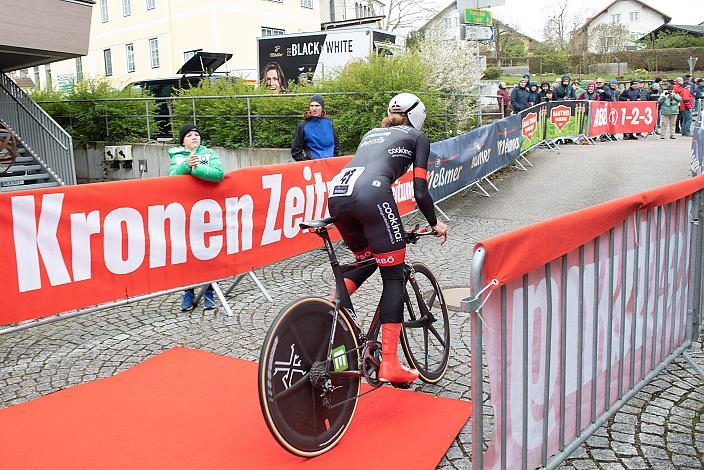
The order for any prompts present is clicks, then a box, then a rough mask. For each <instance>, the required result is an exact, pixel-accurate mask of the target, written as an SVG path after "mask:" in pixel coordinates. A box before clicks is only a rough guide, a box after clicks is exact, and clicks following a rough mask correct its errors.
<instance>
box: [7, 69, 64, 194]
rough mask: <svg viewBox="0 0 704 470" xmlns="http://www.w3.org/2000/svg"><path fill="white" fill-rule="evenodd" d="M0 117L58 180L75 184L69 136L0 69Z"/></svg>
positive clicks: (62, 182) (60, 182) (61, 182)
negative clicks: (0, 71)
mask: <svg viewBox="0 0 704 470" xmlns="http://www.w3.org/2000/svg"><path fill="white" fill-rule="evenodd" d="M0 119H2V120H3V121H5V122H6V123H7V125H8V126H9V127H11V128H12V130H14V131H15V133H17V135H19V137H20V138H21V139H22V142H23V144H24V145H25V147H26V148H27V149H28V150H29V151H30V153H31V154H32V155H33V156H34V158H35V159H36V160H37V161H38V162H39V164H40V165H42V166H43V167H44V168H45V169H46V170H47V172H48V173H49V174H50V175H51V176H52V178H54V179H55V180H56V181H57V182H58V183H59V184H76V169H75V166H74V165H75V164H74V161H73V143H72V140H71V136H70V135H69V134H68V133H67V132H66V131H65V130H64V129H63V128H62V127H61V126H59V125H58V124H57V123H56V121H54V119H52V118H51V116H49V115H48V114H47V113H46V112H45V111H44V110H43V109H42V108H41V107H40V106H39V105H37V104H36V103H35V102H34V101H32V100H31V99H30V98H29V97H28V96H27V95H26V94H25V93H24V91H22V89H21V88H20V87H18V86H17V85H16V84H15V82H13V81H12V80H11V79H10V77H8V76H7V75H5V74H4V73H0Z"/></svg>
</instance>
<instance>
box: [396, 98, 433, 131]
mask: <svg viewBox="0 0 704 470" xmlns="http://www.w3.org/2000/svg"><path fill="white" fill-rule="evenodd" d="M391 113H399V114H401V115H403V116H406V117H407V118H408V121H409V122H410V123H411V126H413V127H414V128H415V129H418V130H421V129H422V128H423V122H425V105H424V104H423V102H422V101H421V100H420V98H418V97H417V96H416V95H414V94H413V93H400V94H398V95H396V96H394V97H393V98H391V101H389V110H388V114H389V115H391Z"/></svg>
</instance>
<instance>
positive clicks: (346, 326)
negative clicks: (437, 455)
mask: <svg viewBox="0 0 704 470" xmlns="http://www.w3.org/2000/svg"><path fill="white" fill-rule="evenodd" d="M334 317H335V306H334V305H333V304H332V303H330V302H328V301H326V300H323V299H318V298H306V299H301V300H298V301H296V302H294V303H292V304H290V305H289V306H288V307H286V308H284V309H283V310H282V311H281V313H279V315H278V316H277V317H276V319H275V320H274V323H273V324H272V325H271V328H270V329H269V332H268V333H267V335H266V338H265V339H264V344H263V346H262V351H261V355H260V357H259V380H258V381H259V404H260V406H261V409H262V414H263V415H264V421H266V424H267V426H268V427H269V430H270V431H271V434H272V435H273V436H274V438H275V439H276V441H277V442H278V443H279V444H280V445H281V446H282V447H283V448H284V449H286V450H287V451H289V452H291V453H292V454H295V455H298V456H301V457H315V456H316V455H320V454H322V453H323V452H326V451H327V450H329V449H331V448H332V447H333V446H335V444H337V443H338V441H339V440H340V439H341V438H342V436H343V435H344V433H345V431H347V428H348V427H349V424H350V422H351V421H352V416H353V415H354V412H355V409H356V407H357V397H358V395H359V386H360V374H359V350H358V344H357V337H356V335H355V333H354V330H353V329H352V326H351V324H350V321H349V319H348V318H347V316H346V315H344V314H342V313H340V314H338V316H337V325H336V327H335V337H334V341H333V343H332V351H331V356H332V357H328V349H329V344H330V334H331V333H332V325H333V319H334Z"/></svg>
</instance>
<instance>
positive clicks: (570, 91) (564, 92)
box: [555, 74, 577, 101]
mask: <svg viewBox="0 0 704 470" xmlns="http://www.w3.org/2000/svg"><path fill="white" fill-rule="evenodd" d="M574 99H577V97H576V96H575V94H574V88H572V86H571V85H570V76H569V75H567V74H565V75H563V76H562V79H561V80H560V84H559V85H558V86H557V87H555V100H556V101H562V100H574Z"/></svg>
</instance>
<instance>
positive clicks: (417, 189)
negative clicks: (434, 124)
mask: <svg viewBox="0 0 704 470" xmlns="http://www.w3.org/2000/svg"><path fill="white" fill-rule="evenodd" d="M429 154H430V141H429V140H428V136H427V135H425V133H424V132H421V131H419V130H416V129H414V128H412V127H409V126H394V127H389V128H377V129H372V130H370V131H369V132H367V133H366V134H365V136H364V137H363V138H362V141H361V142H360V144H359V147H358V148H357V152H356V154H355V156H354V158H352V160H351V161H350V162H349V163H348V164H347V166H346V167H345V168H343V169H342V170H341V171H340V173H339V174H338V175H337V176H336V177H335V178H334V179H333V182H332V186H331V190H330V194H329V199H328V205H329V208H330V214H331V215H332V216H334V217H335V218H336V219H337V220H336V221H335V226H336V227H337V228H338V230H339V231H340V234H341V235H342V238H343V239H344V240H345V243H346V244H347V246H348V247H349V248H350V250H352V251H353V252H354V254H355V256H356V258H357V259H358V260H363V259H367V258H370V257H372V256H374V257H375V259H376V262H377V265H379V266H380V271H381V277H382V280H383V282H384V291H383V293H382V296H381V301H380V308H381V321H382V323H401V322H402V321H403V302H402V291H403V262H404V259H405V255H406V241H405V237H404V231H403V225H402V224H401V217H400V215H399V212H398V208H397V207H396V202H395V201H394V197H393V192H392V191H391V185H392V183H394V182H395V181H396V180H397V179H398V178H400V177H401V175H403V174H404V173H405V172H406V171H407V170H408V169H409V168H410V166H411V165H413V167H414V169H413V176H414V177H413V189H414V196H415V199H416V204H417V205H418V209H419V210H420V211H421V212H422V213H423V215H424V216H425V218H426V219H427V220H428V223H430V225H431V226H434V225H435V224H437V218H436V217H435V208H434V207H433V200H432V198H431V196H430V193H428V181H427V173H428V172H427V165H428V156H429ZM374 269H376V266H374V265H372V266H368V267H363V268H358V269H355V270H352V271H349V272H348V273H346V274H345V277H346V278H348V279H350V280H352V281H353V282H354V283H355V285H356V286H357V287H359V286H360V285H361V284H362V283H363V282H364V281H365V280H366V279H367V278H368V277H369V276H370V275H371V274H372V273H373V272H374Z"/></svg>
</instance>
